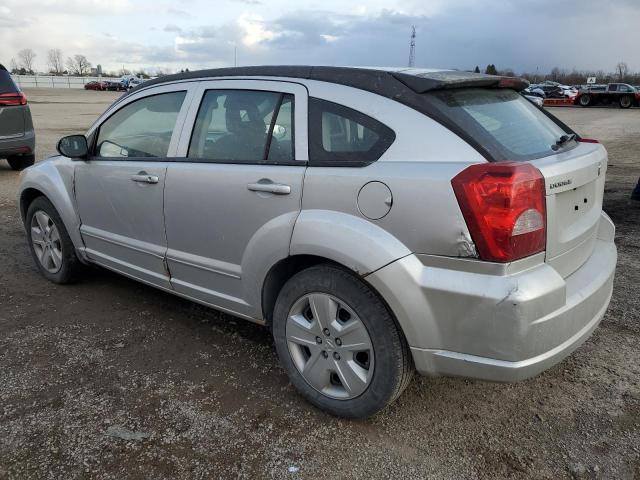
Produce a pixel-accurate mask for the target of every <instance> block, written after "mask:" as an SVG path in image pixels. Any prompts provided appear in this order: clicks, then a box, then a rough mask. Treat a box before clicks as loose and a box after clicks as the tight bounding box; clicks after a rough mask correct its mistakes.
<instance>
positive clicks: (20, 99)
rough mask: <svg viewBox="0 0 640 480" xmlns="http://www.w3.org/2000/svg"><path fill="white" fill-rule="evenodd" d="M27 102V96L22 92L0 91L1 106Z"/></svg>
mask: <svg viewBox="0 0 640 480" xmlns="http://www.w3.org/2000/svg"><path fill="white" fill-rule="evenodd" d="M26 104H27V96H26V95H25V94H24V93H22V92H10V93H0V107H8V106H12V105H26Z"/></svg>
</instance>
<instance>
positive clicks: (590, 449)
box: [0, 89, 640, 479]
mask: <svg viewBox="0 0 640 480" xmlns="http://www.w3.org/2000/svg"><path fill="white" fill-rule="evenodd" d="M26 93H27V95H28V97H29V99H30V104H31V109H32V111H33V115H34V122H35V125H36V128H37V134H38V152H37V154H38V158H44V157H45V156H47V154H49V153H50V152H52V151H53V147H54V144H55V141H56V140H57V139H58V138H59V137H60V136H62V135H65V134H68V133H74V132H78V131H83V130H84V129H85V128H86V127H87V126H88V125H89V124H90V123H91V122H92V121H93V120H94V119H95V118H96V116H97V115H98V114H99V113H100V112H102V111H103V110H104V108H105V107H106V105H107V104H108V103H110V102H111V101H112V100H113V99H114V98H115V97H116V95H115V94H111V93H106V92H85V91H75V90H71V91H67V90H46V89H40V90H31V91H27V92H26ZM552 111H553V113H555V114H557V115H558V116H559V117H560V118H562V119H563V120H564V121H565V122H567V123H568V124H570V125H572V126H574V127H575V128H576V129H577V130H578V131H579V132H580V133H581V134H583V135H585V136H590V137H595V138H598V139H600V140H601V141H602V142H603V143H604V144H605V146H606V147H607V149H608V151H609V154H610V162H611V166H610V169H609V172H608V180H607V187H606V193H605V210H606V211H607V212H608V213H609V215H610V216H611V217H612V218H613V220H614V222H615V223H616V226H617V233H616V243H617V245H618V249H619V250H618V252H619V263H618V270H617V276H616V280H615V288H614V294H613V299H612V302H611V306H610V307H609V310H608V312H607V314H606V316H605V318H604V320H603V322H602V324H601V326H600V328H599V329H598V330H597V331H596V332H595V334H594V335H593V337H592V338H591V339H590V340H589V341H587V342H586V343H585V344H584V345H583V346H582V347H581V348H580V349H578V350H577V351H576V352H575V353H574V354H573V355H572V356H571V357H569V358H568V359H567V360H565V361H564V362H562V363H561V364H560V365H557V366H556V367H554V368H552V369H550V370H549V371H547V372H545V373H543V374H542V375H539V376H538V377H536V378H534V379H531V380H528V381H524V382H521V383H517V384H492V383H485V382H479V381H471V380H465V379H455V378H438V379H428V378H416V379H415V380H414V382H413V383H412V384H411V386H410V387H409V388H408V389H407V391H406V392H405V393H404V395H403V396H402V397H401V398H400V400H399V401H398V402H396V403H395V404H394V405H393V406H391V407H390V408H389V409H387V410H386V411H385V412H383V413H382V414H380V415H378V416H376V417H374V418H372V419H369V420H367V421H358V422H354V421H344V420H339V419H336V418H333V417H330V416H328V415H326V414H323V413H322V412H319V411H318V410H316V409H314V408H313V407H311V406H309V405H308V404H307V403H305V402H304V401H303V400H302V399H301V398H300V397H299V396H298V395H297V394H296V392H295V391H294V390H293V388H292V387H291V386H290V385H289V383H288V381H287V378H286V376H285V374H284V372H283V370H282V369H281V368H280V367H279V366H278V363H277V359H276V356H275V353H274V349H273V346H272V341H271V339H270V337H269V333H268V331H267V330H266V329H264V328H263V327H260V326H257V325H253V324H250V323H246V322H243V321H242V320H239V319H235V318H233V317H231V316H228V315H225V314H221V313H218V312H216V311H213V310H208V309H205V308H203V307H200V306H197V305H194V304H192V303H190V302H188V301H185V300H182V299H179V298H177V297H174V296H171V295H169V294H166V293H163V292H160V291H158V290H155V289H153V288H150V287H146V286H144V285H141V284H138V283H136V282H133V281H130V280H128V279H125V278H123V277H120V276H117V275H115V274H112V273H110V272H107V271H104V270H99V269H95V270H93V271H91V272H90V273H89V274H88V275H87V278H85V279H84V281H83V282H82V283H79V284H77V285H73V286H57V285H53V284H50V283H48V282H47V281H45V280H44V279H43V278H42V277H41V276H40V275H39V274H38V273H37V271H36V269H35V266H34V264H33V262H32V260H31V258H30V256H29V252H28V250H27V246H26V243H25V236H24V233H23V229H22V226H21V223H20V219H19V215H18V213H17V207H16V201H15V194H16V187H17V183H18V175H17V174H16V173H15V172H12V171H11V170H9V169H8V167H7V166H6V164H5V163H4V162H0V479H4V478H20V479H22V478H65V479H66V478H113V479H121V478H150V479H151V478H153V479H162V478H229V477H237V478H285V479H286V478H292V479H293V478H327V477H334V478H336V477H337V478H438V479H448V478H451V479H454V478H456V479H457V478H553V479H557V478H607V479H608V478H611V479H614V478H615V479H619V478H624V479H631V478H637V479H640V342H639V340H640V326H639V319H640V313H639V311H640V301H639V300H638V292H639V290H638V285H639V284H640V255H639V252H640V250H639V249H640V240H639V239H638V238H639V234H640V222H639V220H640V204H638V203H632V202H631V201H629V200H628V198H629V194H630V192H631V189H632V188H633V185H634V184H635V182H636V181H637V179H638V177H639V176H640V162H639V160H638V152H639V150H640V109H632V110H627V111H622V110H618V109H606V108H594V109H579V108H556V109H554V110H552Z"/></svg>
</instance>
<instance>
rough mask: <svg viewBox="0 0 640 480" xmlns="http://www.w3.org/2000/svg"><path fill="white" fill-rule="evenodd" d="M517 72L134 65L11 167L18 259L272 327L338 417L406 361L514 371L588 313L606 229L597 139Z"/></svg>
mask: <svg viewBox="0 0 640 480" xmlns="http://www.w3.org/2000/svg"><path fill="white" fill-rule="evenodd" d="M525 86H526V82H525V81H522V80H519V79H514V78H499V77H494V76H486V75H481V74H474V73H469V72H458V71H437V70H424V69H406V68H402V69H397V70H394V69H388V70H387V69H385V70H377V69H365V68H358V69H355V68H339V67H304V66H296V67H277V66H268V67H246V68H228V69H218V70H205V71H201V72H188V73H184V74H178V75H172V76H165V77H162V78H159V79H156V80H152V81H149V82H147V83H146V84H144V85H142V86H141V87H139V88H137V89H136V90H133V91H132V92H129V93H127V94H125V95H123V96H122V97H120V98H119V99H118V100H116V102H115V103H114V104H113V105H111V106H110V107H109V108H108V109H107V111H106V112H105V113H104V114H102V115H101V116H100V117H99V118H98V119H97V121H96V122H95V123H94V125H93V126H92V127H91V128H90V129H89V130H88V131H87V132H86V133H85V134H84V135H72V136H68V137H65V138H63V139H61V140H60V142H59V143H58V152H59V155H58V156H56V157H53V158H51V159H49V160H47V161H45V162H41V163H39V164H38V165H36V166H35V167H33V168H31V169H29V170H27V172H26V173H25V174H24V175H23V176H22V179H21V184H20V187H19V204H20V210H21V216H22V220H23V221H24V225H25V229H26V234H27V239H28V244H29V247H30V249H31V252H32V255H33V259H34V262H35V264H36V265H37V268H38V269H39V270H40V272H41V273H42V275H43V276H44V277H46V278H47V279H49V280H51V281H52V282H55V283H67V282H70V281H72V280H73V279H75V278H77V276H78V274H79V273H80V270H81V267H82V264H84V263H88V264H96V265H101V266H104V267H106V268H109V269H112V270H114V271H116V272H119V273H122V274H124V275H127V276H129V277H132V278H135V279H138V280H140V281H142V282H144V283H146V284H149V285H153V286H156V287H158V288H160V289H162V290H164V291H166V292H171V293H174V294H176V295H179V296H182V297H185V298H188V299H191V300H194V301H196V302H200V303H202V304H205V305H209V306H211V307H214V308H217V309H220V310H223V311H226V312H230V313H232V314H234V315H237V316H239V317H242V318H245V319H247V320H250V321H253V322H257V323H260V324H263V325H266V326H268V327H269V328H270V331H271V332H272V334H273V337H274V341H275V346H276V350H277V352H278V356H279V358H280V360H281V362H282V364H283V366H284V369H285V370H286V372H287V373H288V375H289V377H290V379H291V382H292V384H293V385H294V386H295V387H296V388H297V389H298V390H299V391H300V392H301V394H302V395H303V396H304V397H305V398H306V399H308V400H309V401H310V402H311V403H313V404H314V405H316V406H318V407H320V408H322V409H324V410H326V411H328V412H331V413H332V414H335V415H339V416H344V417H352V418H353V417H366V416H369V415H372V414H374V413H376V412H378V411H380V410H381V409H382V408H384V407H385V406H386V405H387V404H389V403H391V402H393V401H394V400H395V399H396V398H398V396H399V395H400V394H401V393H402V391H403V390H404V389H405V388H406V387H407V385H408V384H409V381H410V379H411V376H412V372H413V370H414V366H415V369H417V371H418V372H419V373H421V374H426V375H462V376H467V377H473V378H481V379H486V380H494V381H516V380H520V379H524V378H528V377H531V376H533V375H536V374H537V373H539V372H541V371H543V370H545V369H547V368H549V367H550V366H552V365H554V364H556V363H558V362H559V361H561V360H562V359H563V358H564V357H566V356H567V355H569V354H570V353H571V352H572V351H573V350H574V349H576V348H577V347H578V346H579V345H580V344H581V343H582V342H584V341H585V340H586V339H587V338H588V337H589V336H590V334H591V333H592V332H593V330H594V329H595V328H596V327H597V326H598V324H599V322H600V320H601V318H602V317H603V315H604V313H605V311H606V309H607V305H608V304H609V300H610V298H611V293H612V288H613V276H614V271H615V266H616V247H615V244H614V241H613V239H614V226H613V223H612V222H611V220H610V219H609V217H608V216H607V215H606V214H605V213H604V212H603V211H602V198H603V191H604V183H605V173H606V170H607V152H606V150H605V149H604V147H603V146H602V145H600V144H599V143H598V142H597V141H594V140H590V139H584V138H581V137H579V136H578V135H577V134H576V133H575V132H573V131H572V130H571V129H570V128H569V127H567V126H566V125H564V124H563V123H562V122H560V121H559V120H558V119H556V118H555V117H554V116H553V115H551V114H549V113H548V112H542V111H541V110H540V109H538V108H536V107H535V106H533V105H531V103H529V102H528V101H527V100H525V99H524V98H522V96H521V95H520V93H519V92H520V91H521V90H522V89H523V88H524V87H525Z"/></svg>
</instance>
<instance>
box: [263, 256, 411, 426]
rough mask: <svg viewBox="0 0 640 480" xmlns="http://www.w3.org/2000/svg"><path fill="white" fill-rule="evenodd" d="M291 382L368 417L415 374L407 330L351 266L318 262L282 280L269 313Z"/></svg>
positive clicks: (318, 402)
mask: <svg viewBox="0 0 640 480" xmlns="http://www.w3.org/2000/svg"><path fill="white" fill-rule="evenodd" d="M273 336H274V341H275V346H276V350H277V352H278V356H279V358H280V361H281V363H282V365H283V366H284V368H285V370H286V371H287V373H288V375H289V378H290V380H291V383H292V384H293V385H294V386H295V387H296V388H297V389H298V391H299V392H300V393H301V394H302V395H303V396H304V397H305V398H306V399H307V400H308V401H309V402H311V403H312V404H314V405H315V406H317V407H319V408H321V409H322V410H325V411H327V412H329V413H331V414H333V415H336V416H339V417H345V418H365V417H369V416H371V415H374V414H375V413H377V412H379V411H380V410H382V409H384V408H385V407H386V406H387V405H389V404H390V403H392V402H393V401H394V400H396V399H397V398H398V397H399V396H400V394H401V393H402V392H403V390H404V389H405V388H406V387H407V385H408V384H409V381H410V379H411V377H412V374H413V363H412V358H411V352H410V350H409V347H408V345H407V342H406V340H405V338H404V335H403V334H402V332H401V331H400V329H399V328H398V326H397V325H396V322H395V320H394V319H393V317H392V316H391V314H390V312H389V311H388V309H387V307H386V306H385V304H384V303H383V302H382V300H381V299H380V298H379V297H378V295H377V294H376V293H375V292H374V291H373V290H372V289H371V288H370V287H369V286H367V285H366V284H365V283H364V282H363V281H362V280H360V279H359V278H358V277H356V276H355V275H353V274H352V273H350V272H348V271H346V270H343V269H341V268H339V267H335V266H332V265H318V266H314V267H311V268H308V269H306V270H303V271H302V272H299V273H297V274H296V275H294V276H293V277H292V278H291V279H289V281H288V282H287V283H286V284H285V285H284V287H283V288H282V290H281V291H280V294H279V296H278V299H277V301H276V306H275V310H274V315H273Z"/></svg>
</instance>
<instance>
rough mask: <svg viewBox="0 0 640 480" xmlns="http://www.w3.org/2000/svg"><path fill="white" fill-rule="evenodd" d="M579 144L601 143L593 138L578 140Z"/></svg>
mask: <svg viewBox="0 0 640 480" xmlns="http://www.w3.org/2000/svg"><path fill="white" fill-rule="evenodd" d="M578 142H580V143H600V142H599V141H598V140H595V139H593V138H582V137H581V138H578Z"/></svg>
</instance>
